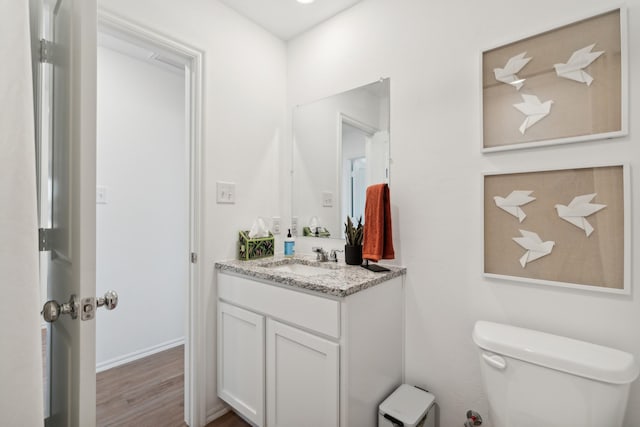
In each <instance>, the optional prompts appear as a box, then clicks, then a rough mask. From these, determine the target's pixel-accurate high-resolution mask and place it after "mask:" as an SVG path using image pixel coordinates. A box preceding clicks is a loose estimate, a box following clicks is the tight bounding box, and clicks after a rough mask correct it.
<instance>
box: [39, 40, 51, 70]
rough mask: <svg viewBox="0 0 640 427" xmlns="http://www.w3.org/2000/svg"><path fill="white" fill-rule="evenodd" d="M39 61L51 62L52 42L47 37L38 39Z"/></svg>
mask: <svg viewBox="0 0 640 427" xmlns="http://www.w3.org/2000/svg"><path fill="white" fill-rule="evenodd" d="M40 62H42V63H44V64H52V63H53V42H52V41H49V40H47V39H40Z"/></svg>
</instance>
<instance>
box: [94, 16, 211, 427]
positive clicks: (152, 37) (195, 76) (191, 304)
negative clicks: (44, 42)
mask: <svg viewBox="0 0 640 427" xmlns="http://www.w3.org/2000/svg"><path fill="white" fill-rule="evenodd" d="M98 30H99V31H101V32H105V33H107V34H112V35H117V36H119V37H121V38H125V40H129V41H131V40H133V41H134V42H135V43H137V44H141V43H142V44H143V45H148V46H152V47H154V48H156V49H158V48H160V49H162V50H164V51H167V52H170V53H171V54H173V55H175V56H178V57H180V58H182V59H183V60H184V61H185V63H186V65H185V80H186V83H185V84H186V86H185V87H186V104H185V107H186V110H187V117H186V123H187V126H186V139H187V140H188V146H189V166H190V167H189V170H190V176H189V207H190V221H189V237H190V239H189V250H190V252H192V253H196V254H198V255H200V254H202V242H201V239H200V236H201V235H202V234H203V227H202V223H201V221H202V218H201V215H200V209H201V205H200V202H201V199H202V185H201V183H202V165H201V163H202V155H201V152H202V134H203V132H202V123H203V120H202V115H203V101H202V99H203V95H202V91H203V75H204V53H203V51H202V50H200V49H197V48H195V47H192V46H189V45H188V44H186V43H183V42H181V41H178V40H176V39H174V38H173V37H170V36H168V35H166V34H163V33H161V32H158V31H156V30H152V29H149V28H146V27H144V26H141V25H139V24H135V23H132V22H130V21H128V20H126V19H124V18H121V17H118V16H116V15H114V14H112V13H110V12H107V11H105V10H104V9H99V10H98ZM201 265H203V264H202V263H190V264H189V289H188V296H187V299H186V300H187V307H186V313H187V315H188V316H189V318H188V319H187V322H186V323H187V327H186V331H185V332H186V333H185V377H184V378H185V422H186V423H187V424H188V425H190V426H193V427H198V426H203V425H205V418H206V388H205V386H206V384H205V372H206V369H205V368H206V364H205V333H204V332H205V326H206V319H205V307H204V304H205V299H204V298H203V292H202V289H201V288H202V279H201V277H202V271H201V270H202V268H203V267H202V266H201Z"/></svg>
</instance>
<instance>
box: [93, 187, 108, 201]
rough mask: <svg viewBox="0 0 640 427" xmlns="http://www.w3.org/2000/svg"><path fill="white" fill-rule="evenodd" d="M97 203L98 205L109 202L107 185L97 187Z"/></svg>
mask: <svg viewBox="0 0 640 427" xmlns="http://www.w3.org/2000/svg"><path fill="white" fill-rule="evenodd" d="M96 204H98V205H106V204H107V187H102V186H98V187H96Z"/></svg>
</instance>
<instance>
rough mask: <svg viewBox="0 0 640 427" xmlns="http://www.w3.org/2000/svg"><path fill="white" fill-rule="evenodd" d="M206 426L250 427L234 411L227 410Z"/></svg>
mask: <svg viewBox="0 0 640 427" xmlns="http://www.w3.org/2000/svg"><path fill="white" fill-rule="evenodd" d="M206 427H251V426H250V425H249V424H247V423H246V422H245V421H244V420H243V419H242V418H240V416H238V415H237V414H236V413H235V412H233V411H229V412H227V413H226V414H224V415H223V416H221V417H220V418H218V419H217V420H213V421H211V422H210V423H209V424H207V426H206Z"/></svg>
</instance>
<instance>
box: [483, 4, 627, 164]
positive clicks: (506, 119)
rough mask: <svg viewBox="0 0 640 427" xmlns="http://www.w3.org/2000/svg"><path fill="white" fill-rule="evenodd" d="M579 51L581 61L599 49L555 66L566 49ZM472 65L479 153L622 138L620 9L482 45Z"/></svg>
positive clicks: (623, 26)
mask: <svg viewBox="0 0 640 427" xmlns="http://www.w3.org/2000/svg"><path fill="white" fill-rule="evenodd" d="M591 45H594V46H593V47H592V49H587V48H588V47H591ZM582 49H586V50H587V51H588V52H583V55H582V57H583V59H584V58H586V57H588V58H589V59H591V58H592V57H593V56H595V55H594V54H596V53H599V52H603V53H602V54H601V55H599V56H597V57H596V58H595V59H593V60H592V62H590V63H589V64H588V65H586V66H585V67H584V68H581V69H578V70H574V71H570V72H569V71H567V68H566V67H565V68H562V67H560V68H557V69H556V68H555V65H559V66H561V65H570V63H571V61H570V60H571V59H572V58H573V54H574V53H576V54H577V52H578V51H579V50H582ZM521 54H524V56H519V55H521ZM585 55H586V56H585ZM512 59H513V61H510V60H512ZM527 60H528V61H527ZM586 61H587V62H588V60H586ZM575 62H579V61H578V60H576V61H574V63H575ZM523 64H524V65H523ZM519 66H522V68H520V69H519V71H516V70H518V67H519ZM514 67H515V68H514ZM574 68H575V67H574ZM480 70H481V73H480V74H481V77H480V80H481V81H480V92H481V94H480V95H481V96H480V110H481V118H482V119H481V140H482V152H483V153H491V152H496V151H504V150H516V149H524V148H534V147H542V146H549V145H556V144H567V143H574V142H584V141H593V140H605V139H611V138H618V137H622V136H625V135H628V121H629V116H628V115H629V112H628V104H629V100H628V36H627V9H626V7H624V6H618V7H615V8H609V9H606V10H604V11H601V12H599V13H595V14H593V13H592V14H590V15H588V16H581V17H578V18H576V19H574V20H572V21H569V22H565V23H564V24H560V25H555V26H554V27H551V28H546V29H543V30H542V31H538V32H536V33H534V34H530V35H528V36H524V37H521V38H518V39H516V40H515V41H511V42H507V43H501V44H498V45H495V46H493V47H491V48H489V49H485V50H483V51H482V52H481V54H480ZM496 70H501V71H496ZM513 71H515V72H513ZM512 72H513V73H512ZM582 72H584V73H582ZM566 76H571V77H574V78H577V79H578V80H580V79H581V78H580V76H584V78H583V80H584V79H590V80H589V84H587V82H579V81H576V80H573V79H572V78H568V77H566ZM576 76H577V77H576ZM499 78H500V80H498V79H499ZM521 80H523V82H520V81H521ZM519 82H520V83H519ZM518 85H521V86H520V87H519V88H517V86H518ZM523 95H527V98H526V99H525V97H524V96H523ZM532 96H533V97H534V98H531V97H532ZM549 101H551V102H549ZM537 103H539V104H537ZM516 105H519V106H520V107H517V106H516ZM524 109H526V111H527V112H528V113H529V114H527V113H525V112H523V111H522V110H524ZM541 116H542V118H540V117H541ZM525 122H528V123H525ZM532 122H533V123H532ZM531 123H532V124H531Z"/></svg>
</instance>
